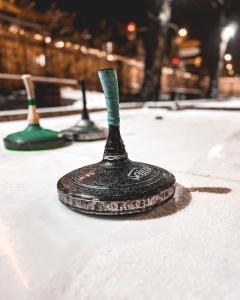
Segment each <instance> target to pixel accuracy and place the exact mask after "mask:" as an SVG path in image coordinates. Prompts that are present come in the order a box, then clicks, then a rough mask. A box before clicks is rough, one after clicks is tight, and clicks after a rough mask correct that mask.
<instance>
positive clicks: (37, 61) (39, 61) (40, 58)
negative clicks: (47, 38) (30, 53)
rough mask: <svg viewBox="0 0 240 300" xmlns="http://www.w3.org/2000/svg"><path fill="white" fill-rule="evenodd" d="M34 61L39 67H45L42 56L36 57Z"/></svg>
mask: <svg viewBox="0 0 240 300" xmlns="http://www.w3.org/2000/svg"><path fill="white" fill-rule="evenodd" d="M35 60H36V63H37V64H38V65H40V66H41V67H44V66H45V65H46V59H45V55H44V54H40V55H37V56H36V58H35Z"/></svg>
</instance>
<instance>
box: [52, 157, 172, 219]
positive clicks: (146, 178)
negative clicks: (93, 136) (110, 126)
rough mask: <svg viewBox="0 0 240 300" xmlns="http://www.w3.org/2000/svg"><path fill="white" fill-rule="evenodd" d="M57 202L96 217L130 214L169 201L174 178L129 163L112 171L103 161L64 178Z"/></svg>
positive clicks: (143, 164) (146, 165)
mask: <svg viewBox="0 0 240 300" xmlns="http://www.w3.org/2000/svg"><path fill="white" fill-rule="evenodd" d="M57 188H58V198H59V200H60V201H61V202H62V203H63V204H65V205H66V206H68V207H69V208H71V209H73V210H76V211H79V212H84V213H89V214H98V215H122V214H132V213H138V212H142V211H146V210H149V209H152V208H154V207H156V206H159V205H161V204H163V203H165V202H166V201H168V200H170V199H171V198H172V196H173V195H174V193H175V177H174V176H173V175H172V174H171V173H170V172H168V171H167V170H164V169H162V168H159V167H157V166H152V165H148V164H145V163H139V162H132V161H128V163H126V164H119V166H116V165H115V166H114V167H112V166H111V165H109V164H108V163H107V164H105V163H104V162H103V161H102V162H100V163H98V164H94V165H89V166H86V167H83V168H80V169H77V170H75V171H72V172H70V173H68V174H66V175H65V176H63V177H62V178H61V179H60V180H59V181H58V184H57Z"/></svg>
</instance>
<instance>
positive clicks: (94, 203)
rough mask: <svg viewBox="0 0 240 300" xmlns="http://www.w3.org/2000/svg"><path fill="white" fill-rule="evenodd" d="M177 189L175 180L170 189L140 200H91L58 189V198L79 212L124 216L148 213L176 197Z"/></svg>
mask: <svg viewBox="0 0 240 300" xmlns="http://www.w3.org/2000/svg"><path fill="white" fill-rule="evenodd" d="M175 189H176V184H175V180H174V182H173V184H172V185H171V186H170V187H169V186H168V187H167V188H166V189H161V190H158V191H157V192H156V193H155V194H154V195H152V196H144V197H142V198H139V199H130V200H118V201H116V200H114V201H103V200H99V199H97V198H95V199H91V200H89V199H84V198H83V197H80V196H79V197H76V196H73V195H70V194H64V193H63V192H62V191H61V190H60V189H58V198H59V200H60V201H61V202H62V203H63V204H64V205H66V206H67V207H69V208H70V209H72V210H75V211H78V212H83V213H88V214H96V215H123V214H133V213H139V212H144V211H148V210H150V209H153V208H154V207H157V206H159V205H161V204H164V203H166V202H167V201H168V200H170V199H171V198H172V197H173V196H174V193H175Z"/></svg>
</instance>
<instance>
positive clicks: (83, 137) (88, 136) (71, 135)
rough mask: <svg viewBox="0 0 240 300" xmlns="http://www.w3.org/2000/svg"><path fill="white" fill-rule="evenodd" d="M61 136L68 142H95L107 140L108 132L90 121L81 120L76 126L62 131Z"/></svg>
mask: <svg viewBox="0 0 240 300" xmlns="http://www.w3.org/2000/svg"><path fill="white" fill-rule="evenodd" d="M62 134H63V135H64V136H66V138H67V139H69V140H75V141H96V140H103V139H107V136H108V131H107V130H106V129H105V128H100V127H98V126H96V125H95V123H94V122H92V121H90V120H84V119H83V120H81V121H80V122H79V123H78V124H77V125H75V126H73V127H71V128H69V129H66V130H63V131H62Z"/></svg>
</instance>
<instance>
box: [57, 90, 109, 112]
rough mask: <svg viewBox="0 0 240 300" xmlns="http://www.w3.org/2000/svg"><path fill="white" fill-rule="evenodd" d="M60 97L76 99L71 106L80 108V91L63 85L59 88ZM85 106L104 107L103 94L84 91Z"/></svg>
mask: <svg viewBox="0 0 240 300" xmlns="http://www.w3.org/2000/svg"><path fill="white" fill-rule="evenodd" d="M60 93H61V98H65V99H74V100H78V101H76V102H75V103H73V105H71V106H72V107H74V108H75V109H76V108H79V109H82V91H81V90H75V89H73V88H71V87H64V88H61V90H60ZM86 99H87V107H88V108H89V109H91V108H100V107H106V100H105V97H104V94H103V93H101V92H97V91H86Z"/></svg>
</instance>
